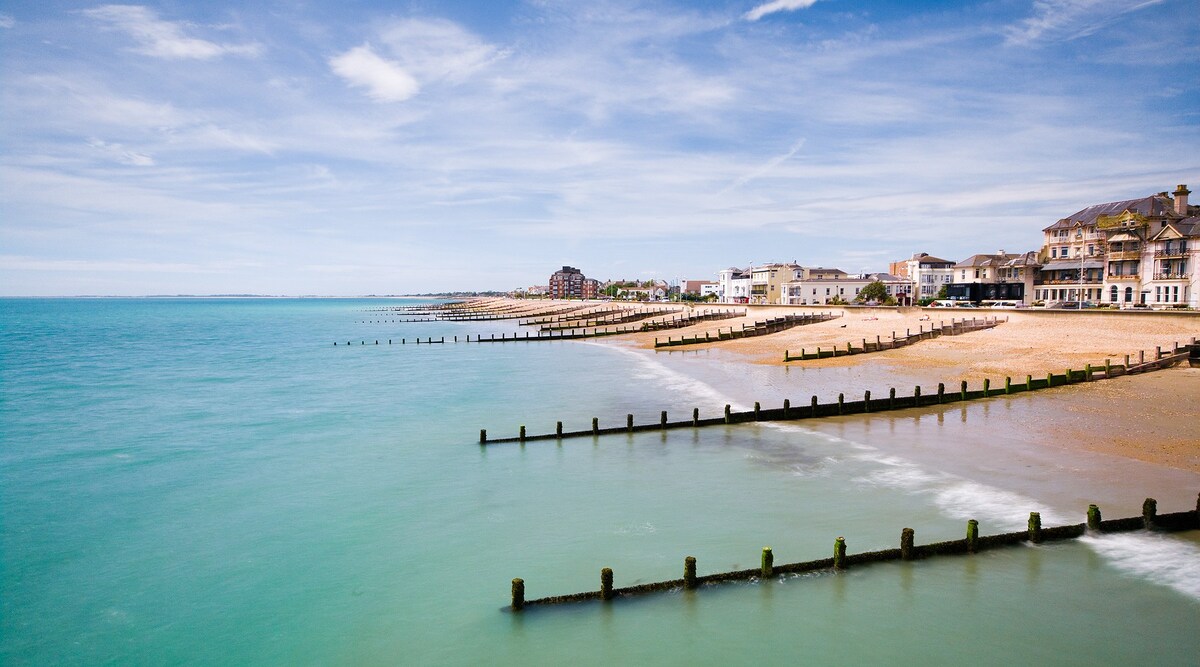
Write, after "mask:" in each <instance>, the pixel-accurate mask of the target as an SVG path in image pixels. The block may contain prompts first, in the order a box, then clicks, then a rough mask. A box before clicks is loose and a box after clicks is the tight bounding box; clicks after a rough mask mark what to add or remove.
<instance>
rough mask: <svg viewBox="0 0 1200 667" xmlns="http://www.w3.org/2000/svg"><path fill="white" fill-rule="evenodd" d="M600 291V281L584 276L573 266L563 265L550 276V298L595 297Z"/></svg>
mask: <svg viewBox="0 0 1200 667" xmlns="http://www.w3.org/2000/svg"><path fill="white" fill-rule="evenodd" d="M599 293H600V281H598V280H593V279H591V278H585V277H584V275H583V272H582V271H580V270H579V269H577V268H575V267H573V266H564V267H562V269H560V270H558V271H555V272H554V273H553V274H551V276H550V289H549V295H550V298H551V299H595V298H596V297H597V296H598V295H599Z"/></svg>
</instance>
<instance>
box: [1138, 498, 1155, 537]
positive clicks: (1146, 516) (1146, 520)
mask: <svg viewBox="0 0 1200 667" xmlns="http://www.w3.org/2000/svg"><path fill="white" fill-rule="evenodd" d="M1157 515H1158V501H1157V500H1155V499H1153V498H1147V499H1146V502H1144V503H1142V524H1143V525H1144V526H1145V527H1146V530H1153V529H1154V520H1155V519H1156V518H1157Z"/></svg>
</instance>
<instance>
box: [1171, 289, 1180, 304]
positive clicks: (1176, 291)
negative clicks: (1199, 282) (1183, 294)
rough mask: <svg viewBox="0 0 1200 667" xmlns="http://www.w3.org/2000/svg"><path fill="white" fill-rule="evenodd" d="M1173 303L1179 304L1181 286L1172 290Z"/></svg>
mask: <svg viewBox="0 0 1200 667" xmlns="http://www.w3.org/2000/svg"><path fill="white" fill-rule="evenodd" d="M1171 303H1179V285H1176V286H1174V287H1172V288H1171Z"/></svg>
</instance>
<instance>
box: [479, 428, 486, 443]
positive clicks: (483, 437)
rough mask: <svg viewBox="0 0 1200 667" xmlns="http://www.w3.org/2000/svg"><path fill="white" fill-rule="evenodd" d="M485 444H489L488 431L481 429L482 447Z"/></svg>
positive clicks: (480, 441)
mask: <svg viewBox="0 0 1200 667" xmlns="http://www.w3.org/2000/svg"><path fill="white" fill-rule="evenodd" d="M485 443H487V429H486V428H481V429H479V444H481V445H482V444H485Z"/></svg>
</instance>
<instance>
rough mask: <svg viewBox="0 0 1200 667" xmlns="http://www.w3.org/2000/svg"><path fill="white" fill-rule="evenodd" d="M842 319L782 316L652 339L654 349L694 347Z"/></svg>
mask: <svg viewBox="0 0 1200 667" xmlns="http://www.w3.org/2000/svg"><path fill="white" fill-rule="evenodd" d="M839 317H842V315H841V314H838V315H834V314H832V313H806V314H803V315H784V316H783V317H772V318H770V319H766V320H758V321H756V322H752V323H750V324H749V325H745V324H743V325H742V326H741V328H739V329H734V328H733V327H729V331H725V330H724V328H721V329H717V333H716V334H713V333H711V332H708V331H706V332H704V335H703V336H701V335H700V334H696V335H695V336H680V337H679V339H678V340H675V339H673V338H671V337H669V336H668V337H667V338H665V339H663V340H659V339H657V338H655V339H654V347H676V346H679V345H696V344H700V343H711V342H713V341H722V340H732V339H734V338H750V337H752V336H766V335H768V334H773V333H778V332H780V331H784V330H786V329H791V328H793V327H798V326H803V325H805V324H816V323H817V322H827V321H829V320H832V319H837V318H839Z"/></svg>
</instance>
